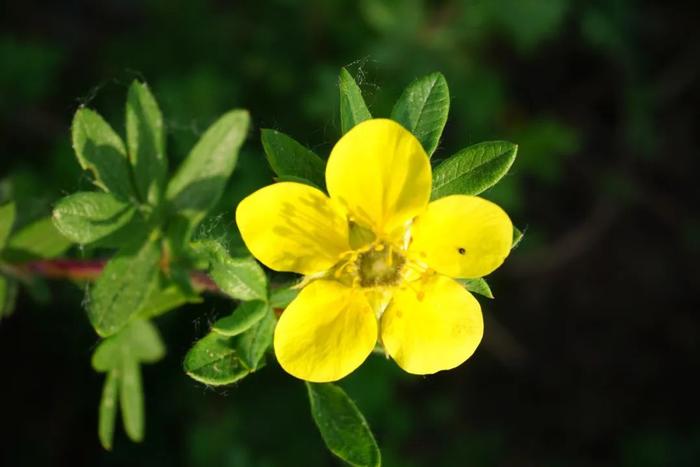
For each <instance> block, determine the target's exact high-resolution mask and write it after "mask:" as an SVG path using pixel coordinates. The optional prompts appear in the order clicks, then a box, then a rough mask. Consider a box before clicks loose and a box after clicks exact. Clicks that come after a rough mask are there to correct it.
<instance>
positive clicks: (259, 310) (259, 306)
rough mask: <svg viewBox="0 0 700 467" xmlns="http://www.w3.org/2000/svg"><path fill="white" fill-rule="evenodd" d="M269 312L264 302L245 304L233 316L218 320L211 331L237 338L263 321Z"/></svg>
mask: <svg viewBox="0 0 700 467" xmlns="http://www.w3.org/2000/svg"><path fill="white" fill-rule="evenodd" d="M267 311H268V306H267V304H266V303H265V302H263V301H260V300H252V301H250V302H243V303H241V304H240V305H238V308H236V310H235V311H234V312H233V313H232V314H230V315H228V316H226V317H224V318H221V319H219V320H217V321H216V322H215V323H214V324H213V325H212V327H211V330H212V331H214V332H216V333H217V334H221V335H222V336H227V337H233V336H237V335H238V334H241V333H242V332H245V331H247V330H248V329H250V328H251V327H253V326H254V325H255V324H256V323H257V322H258V321H260V320H261V319H263V318H264V317H265V313H266V312H267Z"/></svg>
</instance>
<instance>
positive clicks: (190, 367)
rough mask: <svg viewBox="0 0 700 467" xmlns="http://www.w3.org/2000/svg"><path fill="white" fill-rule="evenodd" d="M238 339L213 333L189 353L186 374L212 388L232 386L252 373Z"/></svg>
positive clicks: (186, 358) (185, 364)
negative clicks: (242, 353)
mask: <svg viewBox="0 0 700 467" xmlns="http://www.w3.org/2000/svg"><path fill="white" fill-rule="evenodd" d="M236 343H237V339H236V338H235V337H226V336H222V335H221V334H218V333H216V332H211V333H209V334H208V335H206V336H205V337H204V338H203V339H200V340H199V341H197V343H196V344H195V345H194V347H192V349H190V351H189V352H187V356H185V362H184V367H185V372H186V373H187V374H188V375H189V376H190V377H191V378H192V379H195V380H197V381H199V382H200V383H204V384H209V385H211V386H221V385H226V384H232V383H235V382H236V381H238V380H240V379H242V378H244V377H245V376H247V375H248V373H250V368H249V367H248V366H247V365H246V364H245V363H244V362H243V360H242V358H241V356H240V354H239V352H238V349H237V348H236Z"/></svg>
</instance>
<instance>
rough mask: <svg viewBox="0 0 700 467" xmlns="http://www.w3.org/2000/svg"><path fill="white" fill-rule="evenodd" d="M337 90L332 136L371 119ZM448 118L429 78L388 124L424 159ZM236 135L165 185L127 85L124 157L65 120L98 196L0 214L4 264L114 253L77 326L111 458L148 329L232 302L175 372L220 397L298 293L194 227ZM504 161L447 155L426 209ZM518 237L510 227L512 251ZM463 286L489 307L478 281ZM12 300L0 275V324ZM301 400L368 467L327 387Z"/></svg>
mask: <svg viewBox="0 0 700 467" xmlns="http://www.w3.org/2000/svg"><path fill="white" fill-rule="evenodd" d="M339 90H340V117H341V128H342V131H343V133H345V132H347V131H348V130H349V129H351V128H352V127H353V126H355V125H357V124H358V123H360V122H362V121H364V120H367V119H369V118H372V116H371V114H370V112H369V110H368V108H367V105H366V104H365V101H364V99H363V97H362V93H361V91H360V88H359V86H358V85H357V83H356V82H355V80H354V79H353V78H352V76H351V75H350V73H349V72H348V71H347V70H346V69H344V68H343V69H341V72H340V76H339ZM449 108H450V95H449V90H448V86H447V83H446V81H445V78H444V76H443V75H442V74H440V73H432V74H429V75H427V76H424V77H422V78H419V79H417V80H415V81H414V82H412V83H411V84H409V85H408V87H406V89H405V90H404V91H403V94H401V97H400V98H399V99H398V101H397V102H396V103H395V105H394V107H393V110H392V113H391V118H393V119H394V120H396V121H398V122H399V123H401V124H402V125H403V126H405V127H406V128H407V129H408V130H410V131H411V132H413V133H414V134H415V135H416V137H417V138H418V139H419V141H420V142H421V144H422V145H423V147H424V148H425V150H426V152H427V153H428V154H429V155H432V154H433V152H434V151H435V149H436V148H437V146H438V144H439V141H440V138H441V135H442V131H443V129H444V127H445V123H446V120H447V115H448V112H449ZM248 127H249V116H248V113H247V111H244V110H233V111H230V112H228V113H226V114H224V115H223V116H222V117H221V118H219V119H218V120H216V121H215V122H214V123H213V124H212V125H211V126H210V127H209V128H208V129H207V130H206V131H205V132H204V134H203V135H202V136H201V138H200V139H199V141H198V142H197V143H196V144H195V145H194V147H193V148H192V149H191V151H190V152H189V155H188V156H187V157H186V158H185V159H184V161H183V162H182V163H181V164H180V166H179V168H178V169H177V170H176V172H175V174H174V175H173V176H172V177H171V178H170V179H169V180H168V159H167V156H166V151H165V149H166V148H165V140H166V138H165V129H164V118H163V115H162V114H161V111H160V108H159V106H158V103H157V102H156V100H155V98H154V97H153V95H152V94H151V92H150V90H149V88H148V87H147V86H146V85H145V84H143V83H140V82H137V81H135V82H133V83H132V84H131V86H130V88H129V91H128V97H127V103H126V145H125V144H124V143H123V141H122V139H121V137H120V136H119V135H118V134H117V133H116V132H115V131H114V130H113V129H112V128H111V127H110V125H109V124H108V123H107V122H106V121H105V120H104V119H103V118H102V117H101V116H100V115H99V114H97V113H96V112H94V111H92V110H89V109H86V108H81V109H79V110H78V111H77V112H76V115H75V117H74V121H73V127H72V136H73V146H74V149H75V153H76V156H77V159H78V162H79V163H80V165H81V167H82V168H83V169H85V170H89V171H90V172H91V173H92V176H93V180H94V183H95V185H97V186H98V187H99V188H100V189H101V190H102V191H99V192H78V193H74V194H72V195H69V196H66V197H65V198H63V199H61V200H60V201H59V202H58V203H57V204H56V205H55V207H54V209H53V215H52V217H51V218H42V219H40V220H39V221H36V222H34V223H31V224H29V225H27V226H25V227H23V228H21V229H19V231H18V232H16V233H14V234H13V235H11V234H10V232H11V230H12V227H13V223H14V213H15V208H14V205H12V204H8V205H4V206H2V207H0V214H2V217H0V250H2V247H3V245H5V243H6V244H7V251H5V252H3V255H2V257H3V258H5V257H7V256H8V252H9V253H11V255H10V256H12V255H15V256H13V257H19V256H18V255H25V257H27V258H34V257H36V258H51V257H55V256H57V255H60V254H61V253H63V252H64V251H65V250H66V249H67V248H68V247H69V246H70V245H71V244H72V242H75V243H78V244H80V245H87V246H89V247H92V248H113V249H116V251H115V252H114V253H113V255H112V256H111V259H109V261H108V262H107V263H106V265H105V267H104V268H103V270H102V272H101V274H100V275H99V277H98V278H97V279H96V281H95V284H94V285H93V286H92V287H91V288H90V289H89V292H88V293H89V300H88V302H87V314H88V317H89V319H90V322H91V323H92V326H93V327H94V329H95V330H96V332H97V333H98V334H99V335H100V336H101V337H103V338H104V339H103V340H102V341H101V342H100V343H99V345H98V347H97V349H96V350H95V352H94V354H93V357H92V365H93V368H94V369H95V370H96V371H99V372H103V373H105V374H106V377H105V382H104V387H103V392H102V399H101V402H100V406H99V423H98V436H99V439H100V442H101V443H102V445H103V447H104V448H105V449H112V446H113V438H114V429H115V423H116V415H117V407H120V408H121V417H122V421H123V425H124V429H125V432H126V434H127V435H128V436H129V438H130V439H132V440H134V441H140V440H142V439H143V437H144V433H145V416H144V393H143V382H142V376H141V364H143V363H152V362H156V361H158V360H160V359H161V358H162V357H163V355H164V354H165V348H164V346H163V343H162V342H161V339H160V336H159V335H158V331H157V330H156V328H155V327H154V326H153V324H151V322H150V321H149V319H151V318H154V317H156V316H159V315H161V314H163V313H165V312H167V311H170V310H172V309H174V308H177V307H179V306H181V305H183V304H185V303H194V302H200V301H201V300H202V298H201V293H202V291H203V290H212V291H215V292H217V293H220V294H221V295H225V296H226V297H227V298H229V299H233V300H237V301H239V303H238V305H237V307H236V309H235V310H234V311H233V313H231V314H230V315H228V316H225V317H223V318H220V319H218V320H217V321H216V322H215V323H214V324H213V325H212V327H211V330H210V332H209V333H208V334H207V335H205V336H204V337H203V338H202V339H200V340H199V341H197V342H196V343H195V344H194V345H193V347H192V348H191V349H190V350H189V351H188V352H187V355H186V356H185V358H184V362H183V366H184V370H185V372H186V373H187V375H189V376H190V377H191V378H193V379H194V380H196V381H199V382H201V383H204V384H207V385H212V386H221V385H228V384H232V383H235V382H237V381H240V380H241V379H242V378H244V377H246V376H248V375H250V374H252V373H254V372H256V371H257V370H259V369H261V368H263V367H264V366H265V355H266V353H267V352H268V351H269V350H270V349H271V347H272V344H273V337H274V330H275V326H276V324H277V313H278V312H279V311H280V309H284V308H285V307H287V306H288V305H289V303H291V301H292V300H293V299H294V298H295V297H296V295H297V294H298V292H299V289H298V288H296V287H295V286H294V285H293V284H292V285H286V286H281V287H280V286H278V287H274V288H273V289H272V290H271V288H270V283H269V281H268V278H267V275H266V273H265V271H264V270H263V268H262V267H261V266H260V265H259V264H258V263H257V262H256V261H255V259H253V258H252V257H247V256H244V257H234V256H233V255H232V254H231V251H236V254H240V253H239V251H240V250H239V249H235V247H234V248H233V249H232V250H229V249H228V248H227V247H225V246H224V244H223V243H222V242H221V241H219V240H218V239H215V238H217V235H218V234H215V235H212V232H211V231H208V227H207V224H206V223H204V224H202V221H203V220H204V218H205V216H207V215H208V214H209V213H210V212H211V211H212V210H213V208H214V207H215V206H216V205H217V203H218V202H219V200H220V198H222V195H223V193H224V190H225V187H226V185H227V182H228V181H229V179H230V178H231V175H232V172H233V170H234V168H235V166H236V163H237V159H238V153H239V150H240V148H241V146H242V144H243V142H244V140H245V138H246V135H247V132H248ZM261 142H262V147H263V150H264V151H265V154H266V156H267V160H268V162H269V164H270V166H271V167H272V169H273V171H274V172H275V174H276V175H277V176H278V179H279V180H294V181H299V182H302V183H308V184H312V185H315V186H317V187H320V188H322V187H323V186H324V172H325V161H324V160H323V159H322V158H320V157H319V156H318V155H316V154H315V153H314V152H313V151H311V150H310V149H308V148H306V147H305V146H303V145H302V144H300V143H299V142H297V141H296V140H295V139H293V138H291V137H290V136H287V135H285V134H283V133H281V132H279V131H276V130H272V129H263V130H262V131H261ZM516 151H517V147H516V146H515V145H512V144H510V143H505V142H491V143H481V144H478V145H475V146H471V147H469V148H466V149H464V150H462V151H460V152H459V153H457V154H455V155H454V156H452V157H451V158H449V159H447V160H446V161H444V162H443V163H442V164H440V165H439V166H437V168H436V169H435V170H434V191H433V197H440V196H445V195H448V194H453V193H465V194H478V193H480V192H482V191H483V190H485V189H487V188H489V187H491V186H493V185H494V184H495V183H496V182H498V181H499V180H500V179H501V177H503V176H504V175H505V173H506V172H507V171H508V170H509V168H510V166H511V165H512V163H513V161H514V159H515V155H516ZM227 193H228V192H227ZM227 199H228V198H227ZM200 224H201V225H200ZM198 226H199V228H198V231H197V240H196V241H193V240H192V236H193V232H194V231H195V228H197V227H198ZM521 237H522V234H521V233H520V232H519V231H518V230H517V229H515V230H514V242H513V243H514V246H515V245H516V244H517V242H518V241H519V239H520V238H521ZM226 245H228V243H226ZM0 266H1V264H0ZM205 271H206V274H207V276H206V277H205V276H204V272H205ZM210 280H211V281H213V284H212V283H211V281H210ZM462 284H463V285H464V287H465V288H466V289H468V290H470V291H472V292H474V293H478V294H481V295H483V296H486V297H488V298H493V294H492V293H491V289H490V288H489V285H488V284H487V283H486V281H485V280H484V279H482V278H479V279H471V280H463V281H462ZM214 285H215V287H214ZM15 292H16V282H15V280H14V279H12V278H9V277H7V278H6V277H5V276H0V315H2V314H6V313H7V311H6V310H8V309H11V305H12V303H14V298H13V295H14V293H15ZM307 390H308V395H309V400H310V404H311V412H312V416H313V419H314V421H315V422H316V425H317V426H318V428H319V430H320V432H321V436H322V438H323V440H324V442H325V443H326V446H327V447H328V449H329V450H330V451H331V452H333V453H334V454H335V455H336V456H338V457H339V458H340V459H342V460H344V461H345V462H347V463H349V464H350V465H355V466H379V465H381V455H380V452H379V448H378V446H377V443H376V441H375V439H374V436H373V435H372V433H371V431H370V429H369V427H368V425H367V422H366V420H365V418H364V417H363V415H362V414H361V413H360V411H359V409H358V408H357V406H356V405H355V403H354V402H353V401H352V400H351V399H350V398H349V397H348V396H347V394H346V393H345V392H344V391H343V390H342V389H341V388H340V387H338V386H335V385H332V384H307Z"/></svg>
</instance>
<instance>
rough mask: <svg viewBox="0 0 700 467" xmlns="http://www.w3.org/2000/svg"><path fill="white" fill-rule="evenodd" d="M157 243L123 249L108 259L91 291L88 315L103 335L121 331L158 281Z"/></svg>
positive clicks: (150, 242) (158, 257)
mask: <svg viewBox="0 0 700 467" xmlns="http://www.w3.org/2000/svg"><path fill="white" fill-rule="evenodd" d="M159 260H160V249H159V247H158V243H156V242H153V241H147V242H145V243H144V244H143V245H141V246H140V247H139V248H134V247H130V248H125V249H123V250H120V251H119V252H118V253H117V254H116V255H115V256H114V257H112V259H111V260H109V262H108V263H107V265H106V266H105V268H104V269H103V270H102V273H101V274H100V276H99V277H98V279H97V281H96V282H95V285H94V287H93V288H92V290H91V291H90V301H89V304H88V317H89V318H90V322H91V323H92V325H93V327H94V328H95V330H96V331H97V333H98V334H99V335H101V336H103V337H106V336H110V335H112V334H114V333H116V332H117V331H119V330H120V329H121V328H122V327H124V325H126V324H127V323H128V322H129V319H130V318H131V317H132V316H133V315H134V314H135V313H136V312H138V311H139V309H140V308H141V307H142V306H143V304H144V303H145V302H146V300H147V299H148V296H149V294H150V293H151V290H152V289H153V287H154V286H155V285H156V280H157V278H158V272H159Z"/></svg>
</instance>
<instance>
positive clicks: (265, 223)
mask: <svg viewBox="0 0 700 467" xmlns="http://www.w3.org/2000/svg"><path fill="white" fill-rule="evenodd" d="M431 181H432V179H431V169H430V162H429V160H428V156H427V155H426V153H425V151H424V150H423V148H422V146H421V144H420V142H419V141H418V140H417V139H416V138H415V137H414V136H413V135H412V134H411V133H410V132H408V131H407V130H406V129H404V128H403V127H402V126H401V125H399V124H398V123H396V122H393V121H391V120H386V119H374V120H367V121H365V122H363V123H360V124H359V125H357V126H355V127H354V128H353V129H352V130H350V131H349V132H348V133H347V134H345V135H344V136H343V137H342V138H341V139H340V140H339V141H338V143H337V144H336V145H335V147H334V148H333V150H332V151H331V155H330V157H329V159H328V165H327V167H326V185H327V187H328V193H329V195H330V196H327V195H326V194H325V193H323V192H322V191H320V190H318V189H316V188H313V187H311V186H308V185H303V184H300V183H292V182H281V183H276V184H273V185H270V186H267V187H265V188H262V189H260V190H258V191H256V192H255V193H253V194H252V195H250V196H248V197H247V198H245V199H244V200H243V201H242V202H241V203H240V204H239V206H238V208H237V210H236V222H237V224H238V227H239V229H240V231H241V235H242V236H243V240H244V241H245V243H246V245H247V247H248V249H249V250H250V251H251V252H252V254H253V255H254V256H255V257H256V258H258V259H259V260H260V261H261V262H262V263H264V264H265V265H267V266H268V267H270V268H271V269H274V270H277V271H291V272H297V273H300V274H305V275H306V278H305V280H304V281H303V284H305V285H304V287H303V289H302V290H301V292H300V293H299V295H298V296H297V298H296V299H295V300H294V301H293V302H292V303H291V304H290V305H289V306H288V307H287V309H286V310H285V311H284V313H282V316H281V317H280V320H279V323H278V324H277V328H276V330H275V337H274V349H275V354H276V356H277V360H278V361H279V363H280V365H281V366H282V368H284V369H285V370H286V371H287V372H288V373H290V374H292V375H293V376H296V377H297V378H300V379H304V380H307V381H314V382H328V381H335V380H338V379H340V378H343V377H344V376H346V375H348V374H349V373H351V372H352V371H354V370H355V369H356V368H357V367H358V366H360V365H361V364H362V362H363V361H364V360H365V359H366V358H367V357H368V356H369V354H370V353H371V352H372V350H373V349H374V348H375V346H376V345H377V343H378V342H379V343H380V344H381V345H383V347H384V349H385V351H386V353H387V354H388V355H389V356H391V357H392V358H393V359H394V360H395V361H396V363H398V365H399V366H400V367H401V368H403V369H404V370H405V371H407V372H409V373H414V374H431V373H435V372H437V371H440V370H447V369H451V368H454V367H456V366H458V365H460V364H461V363H463V362H464V361H465V360H466V359H467V358H469V357H470V356H471V355H472V354H473V353H474V351H475V350H476V347H477V346H478V345H479V342H480V341H481V337H482V334H483V327H484V325H483V319H482V316H481V308H480V306H479V303H478V302H477V301H476V299H475V298H474V297H473V296H472V295H471V294H470V293H469V292H468V291H466V290H465V289H464V288H463V287H462V286H461V285H460V284H459V283H457V282H456V281H455V280H453V279H452V278H477V277H482V276H484V275H486V274H489V273H490V272H492V271H493V270H495V269H496V268H497V267H498V266H500V265H501V264H502V263H503V261H504V260H505V258H506V256H508V253H509V252H510V247H511V242H512V237H513V226H512V224H511V222H510V219H509V218H508V216H507V215H506V213H505V212H503V210H502V209H501V208H499V207H498V206H496V205H495V204H493V203H491V202H489V201H486V200H484V199H482V198H478V197H476V196H465V195H453V196H447V197H444V198H441V199H438V200H436V201H433V202H430V191H431Z"/></svg>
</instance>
